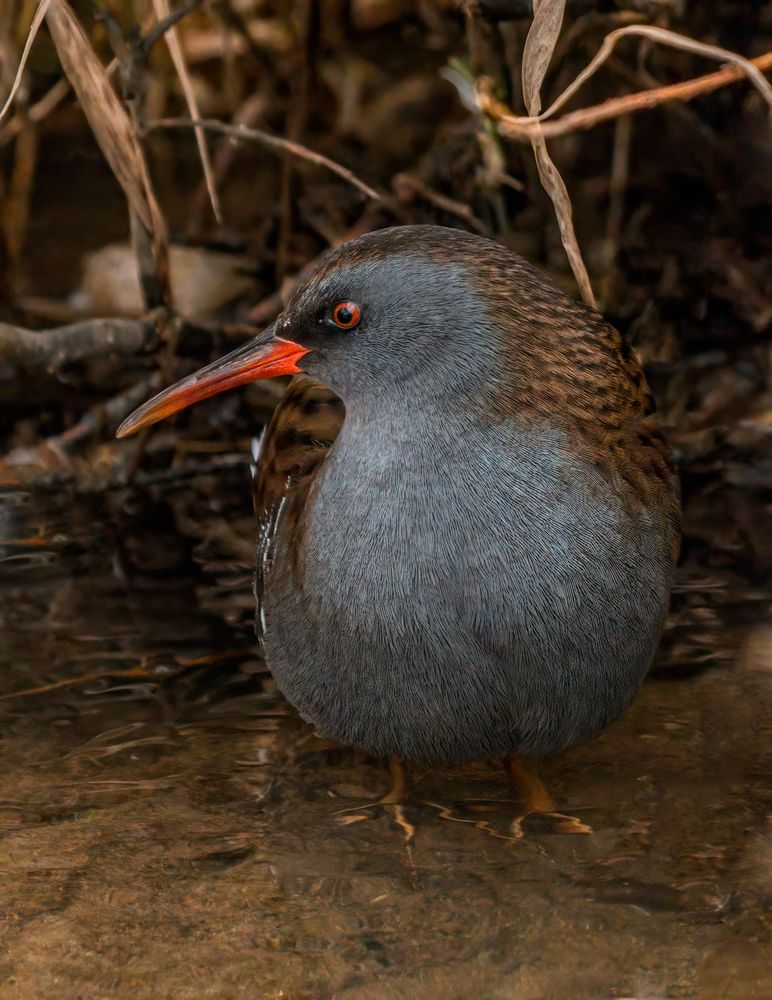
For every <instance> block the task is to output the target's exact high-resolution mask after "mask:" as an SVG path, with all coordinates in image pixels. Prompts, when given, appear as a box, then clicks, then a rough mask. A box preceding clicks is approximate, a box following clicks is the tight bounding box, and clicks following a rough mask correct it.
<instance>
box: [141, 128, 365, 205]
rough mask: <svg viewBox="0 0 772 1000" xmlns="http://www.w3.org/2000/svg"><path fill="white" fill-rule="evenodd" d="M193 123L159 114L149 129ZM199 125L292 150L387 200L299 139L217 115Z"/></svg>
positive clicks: (266, 144)
mask: <svg viewBox="0 0 772 1000" xmlns="http://www.w3.org/2000/svg"><path fill="white" fill-rule="evenodd" d="M193 125H194V123H193V122H192V121H190V119H188V118H159V119H158V120H157V121H152V122H148V124H147V126H146V128H145V131H146V132H151V131H153V130H154V129H159V128H172V129H178V128H192V127H193ZM195 125H197V126H198V127H200V128H202V129H205V130H206V131H207V132H219V133H220V134H221V135H227V136H230V137H231V138H232V139H249V140H250V141H252V142H258V143H260V145H261V146H265V147H266V149H271V150H273V151H274V152H277V153H281V154H285V153H289V154H290V156H295V157H297V158H298V159H299V160H305V161H306V162H308V163H313V164H315V165H316V166H317V167H324V169H325V170H329V171H330V172H331V173H333V174H335V175H336V176H338V177H340V178H341V179H342V180H344V181H346V182H347V183H348V184H351V185H352V186H353V187H355V188H357V190H359V191H361V192H362V194H365V195H367V197H368V198H371V199H372V200H373V201H383V195H382V194H380V193H379V192H378V191H376V190H375V188H372V187H370V185H369V184H365V182H364V181H362V180H360V179H359V178H358V177H357V175H356V174H355V173H354V172H353V171H351V170H349V169H348V167H344V166H342V165H341V164H340V163H337V162H336V161H335V160H331V159H330V158H329V157H328V156H324V155H323V154H322V153H316V152H314V150H312V149H309V148H308V147H307V146H303V145H301V144H300V143H299V142H292V141H291V140H290V139H282V138H280V137H279V136H277V135H271V134H270V133H269V132H263V131H261V130H260V129H256V128H248V127H247V126H246V125H229V124H227V123H226V122H221V121H217V120H216V119H214V118H200V119H199V120H198V121H197V122H195Z"/></svg>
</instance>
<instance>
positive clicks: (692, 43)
mask: <svg viewBox="0 0 772 1000" xmlns="http://www.w3.org/2000/svg"><path fill="white" fill-rule="evenodd" d="M627 35H639V36H641V37H643V38H650V39H651V40H652V41H654V42H660V43H661V44H662V45H669V46H670V47H671V48H674V49H681V50H682V51H684V52H693V53H695V54H696V55H699V56H705V57H706V58H708V59H718V60H721V61H722V62H730V63H734V64H735V65H736V66H739V67H740V68H741V69H742V70H743V72H744V73H745V74H746V75H747V76H748V79H749V80H750V81H751V83H752V84H753V85H754V86H755V87H756V88H757V89H758V91H759V93H760V94H761V96H762V97H763V98H764V100H765V101H766V102H767V104H769V107H770V111H772V85H770V83H769V81H768V80H767V79H766V78H765V77H764V74H763V73H762V72H761V70H760V69H758V67H756V66H754V64H753V62H752V61H751V60H750V59H746V58H745V57H744V56H741V55H738V53H737V52H732V51H730V50H729V49H722V48H721V47H720V46H718V45H709V44H708V43H707V42H700V41H698V40H697V39H696V38H689V36H688V35H681V34H679V33H678V32H676V31H668V30H667V29H666V28H657V27H654V26H653V25H649V24H630V25H627V27H624V28H617V29H616V31H612V32H610V33H609V34H608V35H606V37H605V38H604V39H603V42H602V44H601V47H600V48H599V49H598V51H597V53H596V54H595V56H594V57H593V58H592V59H591V60H590V62H589V63H588V64H587V66H586V67H585V68H584V69H583V70H582V72H581V73H580V74H579V76H577V78H576V79H575V80H574V81H573V82H572V83H570V84H569V85H568V86H567V87H566V89H565V90H564V91H563V93H562V94H561V95H560V96H559V97H558V98H556V100H554V101H553V102H552V104H551V105H550V106H549V107H548V108H547V110H546V111H544V112H542V113H541V114H540V115H539V116H538V120H539V121H540V122H544V121H547V120H548V119H549V118H551V117H552V116H553V115H554V114H555V112H556V111H559V110H560V108H562V107H563V105H564V104H565V103H566V101H568V100H570V99H571V98H572V97H573V96H574V94H575V93H576V92H577V91H578V90H579V89H580V87H583V86H584V84H585V83H586V82H587V81H588V80H589V79H590V77H591V76H594V75H595V73H597V71H598V70H599V69H600V67H601V66H602V65H603V63H605V62H606V60H607V59H608V57H609V56H610V55H611V53H612V52H613V51H614V49H615V48H616V44H617V42H618V41H619V40H620V39H621V38H624V37H625V36H627ZM529 110H530V109H529Z"/></svg>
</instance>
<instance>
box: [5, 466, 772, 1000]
mask: <svg viewBox="0 0 772 1000" xmlns="http://www.w3.org/2000/svg"><path fill="white" fill-rule="evenodd" d="M229 475H230V479H231V480H232V482H231V483H230V484H228V483H225V484H224V487H223V488H226V487H227V488H231V487H232V490H231V492H232V493H233V495H234V496H239V497H241V496H242V494H243V497H244V499H245V498H246V490H245V489H244V484H243V482H242V480H241V473H240V472H236V473H232V474H229ZM226 479H227V477H226ZM175 489H179V488H177V487H174V486H173V485H172V486H170V487H169V489H168V490H166V491H165V489H161V490H160V491H156V493H155V494H153V496H150V495H149V494H148V495H144V496H142V497H141V498H140V499H137V496H136V495H129V494H128V493H127V494H126V495H125V496H121V495H115V496H113V497H112V499H111V500H110V501H109V502H108V501H105V500H100V501H98V502H97V501H96V500H92V499H89V498H87V497H82V496H81V497H77V496H73V495H70V494H68V492H67V490H66V489H63V490H58V491H57V490H53V491H50V492H47V493H46V494H31V493H29V492H25V491H24V490H22V489H20V488H13V487H6V488H5V489H4V491H3V493H2V495H1V496H0V542H1V543H2V549H1V550H0V558H1V559H2V562H1V563H0V569H1V570H2V573H1V574H0V594H1V596H2V606H1V608H0V666H1V668H2V682H1V688H0V694H2V700H1V701H0V716H1V717H2V733H1V736H2V744H1V748H2V775H1V776H0V780H1V782H2V787H1V788H0V825H1V829H2V839H0V895H1V897H2V902H1V903H0V912H1V913H2V918H3V921H2V932H1V933H2V959H1V960H0V996H3V997H6V996H7V997H17V996H18V997H35V998H41V1000H47V998H54V997H57V998H59V997H65V998H68V997H81V998H101V997H113V996H115V997H140V998H144V997H148V998H151V997H152V998H156V997H170V998H174V1000H183V998H187V997H191V998H192V997H195V998H199V997H217V998H228V997H266V998H274V997H276V998H278V997H284V998H297V1000H300V998H316V997H320V998H323V997H336V998H337V997H341V998H349V997H350V998H370V997H372V998H382V997H443V998H455V997H458V998H468V997H479V998H481V1000H482V998H515V1000H520V998H527V1000H530V998H534V1000H535V998H553V997H554V998H565V997H571V998H574V997H579V998H583V997H616V998H622V997H707V998H714V997H715V998H719V997H726V998H731V1000H742V998H751V997H754V998H755V997H758V998H762V997H763V998H767V997H770V996H772V977H770V964H769V961H768V956H769V951H765V949H766V947H767V943H768V939H767V936H766V935H767V933H768V926H767V924H766V923H765V918H764V912H765V906H764V904H765V899H766V900H768V898H769V891H770V860H772V859H771V857H770V853H771V852H770V841H769V833H768V827H765V790H766V789H768V781H767V776H768V773H769V772H768V767H767V765H768V760H767V761H766V762H765V759H764V755H765V753H766V752H768V748H769V691H770V688H769V678H770V673H769V671H770V632H769V629H768V628H767V627H766V626H765V625H764V624H763V616H762V614H761V613H760V608H761V606H762V600H761V595H757V601H756V604H754V605H753V606H752V607H749V608H748V613H747V615H745V616H743V615H739V616H737V620H738V621H740V620H742V619H743V617H745V618H747V621H746V623H745V624H743V625H738V626H737V628H736V633H737V634H736V635H735V634H734V632H732V635H731V640H732V641H731V642H730V643H729V646H730V647H731V650H732V652H731V655H728V656H724V657H722V658H720V659H719V661H718V662H715V663H713V662H709V661H710V656H707V657H703V658H702V659H701V658H700V656H696V661H697V662H696V666H695V667H694V669H692V668H689V669H685V670H683V671H676V672H675V678H674V677H673V676H672V672H666V673H665V674H658V675H657V676H655V677H654V678H652V679H651V680H650V681H649V682H648V683H647V684H646V686H645V687H644V689H643V691H642V693H641V695H640V696H639V698H638V699H637V701H636V702H635V705H634V707H633V708H632V710H631V711H630V712H629V713H628V714H627V715H626V717H625V718H624V719H623V720H621V721H620V722H618V723H617V724H616V725H614V726H613V727H612V728H611V729H610V730H609V731H608V732H607V733H606V734H605V735H604V736H603V737H602V738H601V739H600V740H598V741H596V742H594V743H591V744H589V745H587V746H584V747H581V748H579V749H577V750H575V751H572V752H570V753H568V754H566V755H564V756H563V757H561V758H559V759H556V760H552V761H549V762H546V763H545V764H544V767H543V774H544V776H545V778H546V780H547V782H548V784H549V786H550V788H551V790H552V792H553V794H554V795H555V797H556V799H557V800H558V802H559V804H560V806H561V807H562V808H563V809H565V810H567V811H570V812H572V813H573V814H575V815H577V816H579V817H581V818H582V819H583V820H584V821H585V822H587V823H589V824H590V825H591V826H592V828H593V830H594V833H593V835H592V836H589V837H568V836H562V837H561V836H550V835H547V834H544V833H540V832H538V831H528V833H527V835H526V837H525V838H524V839H522V840H520V841H516V842H515V841H512V840H510V839H507V836H508V830H509V827H510V824H511V821H512V819H513V817H514V816H515V815H516V813H517V807H516V803H511V802H510V801H508V787H507V784H506V782H505V780H504V777H503V775H502V774H500V773H499V772H498V771H497V770H496V769H495V768H494V767H493V766H492V765H487V764H485V765H479V766H477V767H474V768H471V767H470V768H466V769H457V770H452V771H449V772H448V773H441V772H438V771H431V772H424V771H421V772H419V773H418V774H417V775H416V776H415V779H416V780H415V786H414V791H413V803H412V804H411V805H409V806H407V807H406V809H405V817H406V820H407V822H408V823H409V824H412V826H414V827H415V836H414V838H413V840H412V842H411V843H407V842H406V839H405V834H404V830H403V829H402V828H401V827H400V826H399V825H398V824H397V823H396V822H395V816H394V815H393V814H392V813H391V812H389V811H387V810H385V809H384V808H377V809H374V810H370V811H369V812H368V811H367V810H362V809H356V808H355V809H353V810H352V811H351V812H348V813H343V814H338V811H339V810H341V809H346V808H349V807H352V806H354V807H356V806H358V805H359V804H360V803H363V802H366V801H367V800H368V799H370V798H373V797H376V796H378V795H379V794H380V793H382V792H383V791H385V790H386V788H387V784H388V776H387V773H386V771H385V769H384V768H383V766H382V765H381V764H379V763H378V762H377V761H373V760H368V759H364V758H362V757H360V756H358V755H356V754H355V753H353V752H349V751H347V750H343V749H339V748H334V747H330V746H326V745H325V744H323V743H322V741H321V740H319V739H318V738H316V737H315V736H314V735H313V734H312V733H311V732H310V731H309V729H308V728H307V727H306V726H305V725H304V724H303V723H301V722H300V721H299V720H298V718H297V717H296V716H295V715H294V713H293V712H292V710H291V709H289V708H288V706H287V705H286V703H285V702H284V701H283V700H282V699H281V697H280V696H279V695H278V694H277V693H276V691H275V689H274V687H273V685H272V683H271V680H270V678H269V676H268V675H266V674H265V672H264V670H263V667H262V665H261V662H260V659H259V657H258V655H257V652H256V650H255V648H254V643H253V638H252V634H251V630H250V627H249V621H248V619H249V609H250V597H249V585H248V570H247V565H248V562H249V549H250V545H249V540H248V538H246V539H244V538H242V537H241V535H242V533H243V532H244V531H248V530H249V528H248V525H249V517H248V511H246V510H245V509H239V511H238V518H237V519H236V520H235V521H234V522H233V523H234V524H235V525H236V526H237V527H236V528H233V529H231V530H230V534H231V535H233V536H234V537H232V538H226V539H225V542H227V543H229V544H231V546H233V545H239V544H241V545H242V546H243V547H242V549H241V550H240V551H241V559H242V561H241V563H239V561H238V559H236V557H235V556H234V555H233V552H232V548H231V549H228V545H227V544H225V542H224V541H223V537H222V536H223V535H228V533H229V532H228V531H227V530H226V529H225V528H223V527H220V528H218V529H217V531H214V529H212V533H213V534H215V535H218V537H216V538H215V539H214V540H212V539H211V538H209V539H207V540H204V541H203V542H202V541H201V538H200V537H198V538H196V537H194V535H195V532H191V529H190V526H189V523H188V522H187V521H186V514H185V509H184V504H183V505H182V506H180V505H179V504H177V505H176V506H175V504H174V503H171V501H170V500H169V494H172V493H174V491H175ZM239 502H240V501H239ZM221 515H222V511H221V510H220V509H219V508H218V507H217V505H216V504H213V505H212V506H211V509H210V510H209V511H206V510H205V511H204V512H203V513H200V517H201V518H202V519H203V520H204V521H206V519H207V518H208V517H211V518H212V519H213V521H214V518H215V516H217V517H220V516H221ZM223 523H225V524H227V523H228V519H227V518H225V521H224V522H223ZM234 539H235V540H234ZM234 560H235V562H234ZM751 603H752V604H753V602H751ZM695 628H696V626H692V630H693V629H695ZM689 630H690V629H689V628H687V629H686V631H689ZM682 631H683V629H682ZM692 638H694V637H693V636H692ZM720 638H721V639H722V641H723V640H726V638H727V636H726V635H723V636H721V637H720ZM705 641H706V642H709V641H713V639H710V638H709V639H706V640H705ZM692 645H693V644H692ZM692 653H693V654H694V650H692ZM670 655H671V657H672V656H673V655H677V650H676V654H673V653H671V654H670ZM703 660H705V661H706V662H708V667H707V669H699V668H700V667H701V666H702V665H703V662H702V661H703ZM336 814H337V815H336ZM342 820H345V821H346V822H345V823H344V822H342Z"/></svg>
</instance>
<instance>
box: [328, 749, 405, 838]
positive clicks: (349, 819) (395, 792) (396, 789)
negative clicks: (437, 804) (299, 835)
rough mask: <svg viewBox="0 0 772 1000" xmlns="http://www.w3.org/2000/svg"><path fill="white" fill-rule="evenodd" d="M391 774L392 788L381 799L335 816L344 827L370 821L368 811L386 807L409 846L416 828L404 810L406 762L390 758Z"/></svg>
mask: <svg viewBox="0 0 772 1000" xmlns="http://www.w3.org/2000/svg"><path fill="white" fill-rule="evenodd" d="M389 773H390V774H391V788H390V789H389V790H388V792H387V793H386V794H385V795H384V796H383V797H382V798H380V799H376V801H375V802H368V803H366V804H365V805H361V806H350V807H349V808H347V809H339V810H338V812H337V813H336V814H335V815H336V816H338V817H339V819H338V822H339V823H340V824H342V825H343V826H348V825H350V824H351V823H359V822H360V821H361V820H364V819H368V810H370V809H374V808H375V807H376V806H384V807H386V808H387V810H388V811H389V812H390V813H391V814H392V816H393V818H394V822H395V823H396V824H397V826H398V827H399V828H400V829H401V830H402V832H403V833H404V835H405V841H406V842H407V843H408V844H409V843H410V841H412V839H413V837H414V836H415V827H414V826H413V824H412V823H411V822H410V821H409V820H408V818H407V816H406V815H405V810H404V808H403V806H404V803H405V801H406V800H407V797H408V786H409V781H408V773H407V766H406V764H405V762H404V761H402V760H400V759H399V758H398V757H389Z"/></svg>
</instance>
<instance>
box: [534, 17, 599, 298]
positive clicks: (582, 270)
mask: <svg viewBox="0 0 772 1000" xmlns="http://www.w3.org/2000/svg"><path fill="white" fill-rule="evenodd" d="M564 9H565V0H534V4H533V22H532V24H531V28H530V30H529V32H528V36H527V38H526V40H525V48H524V50H523V67H522V76H523V99H524V101H525V106H526V109H527V111H528V113H529V115H530V116H531V118H532V119H534V120H536V122H537V125H538V116H539V112H540V110H541V97H540V90H541V85H542V83H543V82H544V76H545V74H546V72H547V68H548V66H549V62H550V59H551V58H552V53H553V52H554V50H555V45H556V43H557V40H558V35H559V34H560V28H561V25H562V23H563V11H564ZM529 140H530V142H531V147H532V149H533V153H534V157H535V158H536V166H537V169H538V171H539V179H540V181H541V183H542V186H543V188H544V190H545V191H546V192H547V194H548V195H549V196H550V199H551V200H552V204H553V207H554V209H555V215H556V217H557V221H558V227H559V229H560V238H561V240H562V242H563V247H564V248H565V251H566V256H567V257H568V262H569V264H570V265H571V270H572V271H573V273H574V277H575V278H576V282H577V285H578V286H579V292H580V294H581V296H582V300H583V301H584V303H585V304H586V305H588V306H590V307H591V308H593V309H595V308H597V305H596V302H595V295H594V294H593V291H592V285H591V284H590V278H589V275H588V274H587V268H586V267H585V266H584V260H583V259H582V253H581V250H580V249H579V242H578V240H577V238H576V232H575V231H574V223H573V213H572V210H571V199H570V198H569V196H568V191H567V189H566V186H565V184H564V182H563V178H562V177H561V176H560V172H559V171H558V168H557V167H556V166H555V164H554V163H553V161H552V158H551V157H550V155H549V152H548V151H547V142H546V140H545V138H544V136H543V135H542V133H541V127H540V126H539V127H538V128H534V129H533V130H532V131H531V133H530V134H529Z"/></svg>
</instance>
